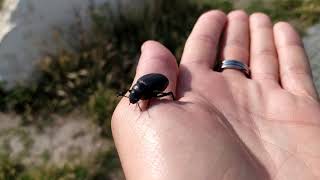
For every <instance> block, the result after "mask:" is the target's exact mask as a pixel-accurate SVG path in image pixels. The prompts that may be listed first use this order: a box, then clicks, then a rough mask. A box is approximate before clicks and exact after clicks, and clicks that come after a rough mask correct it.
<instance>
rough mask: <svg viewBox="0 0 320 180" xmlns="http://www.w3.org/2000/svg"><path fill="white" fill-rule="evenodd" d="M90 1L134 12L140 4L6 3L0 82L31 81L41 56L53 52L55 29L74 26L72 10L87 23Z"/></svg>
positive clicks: (137, 0) (83, 0) (1, 16)
mask: <svg viewBox="0 0 320 180" xmlns="http://www.w3.org/2000/svg"><path fill="white" fill-rule="evenodd" d="M91 1H94V2H95V3H96V4H99V3H104V2H110V3H111V5H113V6H114V5H115V2H117V1H118V2H122V3H123V2H124V3H128V2H129V3H128V4H129V6H130V7H134V9H135V8H136V7H139V4H141V0H120V1H119V0H6V1H5V8H4V9H3V10H2V12H0V79H2V80H5V81H7V82H8V85H9V86H11V85H13V84H15V83H17V82H18V83H26V81H25V80H28V79H32V78H33V77H34V75H33V74H32V72H33V69H34V65H35V64H36V62H37V61H38V60H39V59H40V56H41V55H40V54H41V52H44V51H47V50H54V49H55V46H54V44H56V42H54V40H53V39H52V35H53V32H54V29H57V27H58V28H59V29H60V30H62V31H64V30H67V27H68V26H69V25H70V24H71V23H74V22H75V17H76V16H75V10H76V11H78V12H80V13H81V15H82V17H83V18H84V19H86V17H88V15H87V9H88V6H89V4H90V2H91ZM87 19H88V18H87Z"/></svg>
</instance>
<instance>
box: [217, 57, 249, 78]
mask: <svg viewBox="0 0 320 180" xmlns="http://www.w3.org/2000/svg"><path fill="white" fill-rule="evenodd" d="M221 69H222V71H223V70H224V69H236V70H239V71H241V72H243V73H244V74H245V75H246V76H247V77H250V69H249V67H248V66H247V65H246V64H244V63H242V62H241V61H238V60H225V61H223V62H222V65H221Z"/></svg>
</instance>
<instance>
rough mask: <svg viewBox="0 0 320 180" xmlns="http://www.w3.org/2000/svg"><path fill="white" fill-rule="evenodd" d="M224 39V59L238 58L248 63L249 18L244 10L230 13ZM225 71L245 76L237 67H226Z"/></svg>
mask: <svg viewBox="0 0 320 180" xmlns="http://www.w3.org/2000/svg"><path fill="white" fill-rule="evenodd" d="M223 39H224V40H223V41H224V43H223V46H222V59H223V60H237V61H240V62H242V63H244V64H246V65H248V61H249V18H248V15H247V14H246V13H245V12H244V11H240V10H238V11H233V12H231V13H230V14H229V15H228V25H227V27H226V30H225V33H224V38H223ZM223 73H229V74H234V75H237V76H238V75H241V76H244V74H243V73H242V72H240V71H239V70H235V69H226V70H224V71H223Z"/></svg>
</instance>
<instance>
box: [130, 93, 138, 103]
mask: <svg viewBox="0 0 320 180" xmlns="http://www.w3.org/2000/svg"><path fill="white" fill-rule="evenodd" d="M139 100H140V95H139V93H137V92H136V91H132V92H131V93H130V95H129V101H130V103H131V104H136V103H137V102H138V101H139Z"/></svg>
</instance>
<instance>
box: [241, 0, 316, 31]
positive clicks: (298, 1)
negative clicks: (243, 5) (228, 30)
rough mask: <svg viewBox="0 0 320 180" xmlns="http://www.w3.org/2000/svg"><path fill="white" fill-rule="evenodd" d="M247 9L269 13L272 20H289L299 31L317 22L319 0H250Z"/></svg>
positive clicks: (251, 11)
mask: <svg viewBox="0 0 320 180" xmlns="http://www.w3.org/2000/svg"><path fill="white" fill-rule="evenodd" d="M247 11H248V12H249V13H253V12H257V11H259V12H264V13H266V14H269V15H270V17H271V18H272V20H273V21H289V22H290V23H292V24H293V25H294V26H295V27H296V28H297V29H298V30H299V31H300V32H301V33H303V31H304V30H305V29H306V28H307V27H309V26H311V25H313V24H315V23H317V22H319V17H320V1H319V0H270V1H266V0H252V1H251V3H250V4H249V6H248V8H247Z"/></svg>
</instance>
